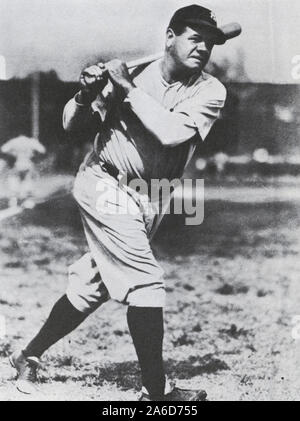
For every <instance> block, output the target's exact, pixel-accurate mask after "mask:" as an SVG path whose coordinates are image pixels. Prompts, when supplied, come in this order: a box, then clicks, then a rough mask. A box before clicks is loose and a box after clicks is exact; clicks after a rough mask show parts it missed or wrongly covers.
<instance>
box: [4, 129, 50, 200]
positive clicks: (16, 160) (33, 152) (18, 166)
mask: <svg viewBox="0 0 300 421" xmlns="http://www.w3.org/2000/svg"><path fill="white" fill-rule="evenodd" d="M1 152H2V154H3V155H4V156H5V157H6V158H7V161H8V162H9V163H10V166H11V169H10V171H9V175H8V190H9V196H10V200H9V206H11V207H13V206H18V205H19V204H21V203H22V204H23V205H24V206H25V207H32V206H34V203H33V202H32V200H31V199H30V196H31V195H32V193H33V178H34V176H35V173H36V168H35V161H36V158H37V157H39V156H41V155H44V154H45V153H46V149H45V147H44V146H43V145H42V144H41V143H40V142H39V141H38V140H37V139H34V138H29V137H27V136H18V137H16V138H14V139H11V140H9V141H8V142H6V143H5V144H4V145H3V146H2V147H1Z"/></svg>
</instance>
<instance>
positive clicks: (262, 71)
mask: <svg viewBox="0 0 300 421" xmlns="http://www.w3.org/2000/svg"><path fill="white" fill-rule="evenodd" d="M192 3H198V4H201V5H203V6H206V7H209V8H211V9H213V10H214V11H215V12H216V15H217V18H218V23H219V24H220V25H223V24H226V23H228V22H232V21H237V22H239V23H241V25H242V27H243V33H242V35H241V36H240V37H239V38H237V39H234V40H232V41H229V42H227V43H226V45H225V46H218V47H215V49H214V52H213V57H212V59H213V60H214V61H216V62H219V63H222V62H223V61H224V60H225V59H226V60H228V61H229V63H230V67H231V68H232V78H233V79H234V80H239V79H240V76H239V72H238V71H237V66H236V64H237V63H238V62H239V61H240V59H242V60H244V66H245V70H246V74H247V76H248V79H249V80H250V81H253V82H270V83H300V79H298V80H295V78H293V77H292V74H294V75H295V72H294V73H292V70H293V64H292V60H293V57H295V56H300V43H299V40H300V24H299V23H300V1H299V0H201V1H199V2H198V1H196V0H194V1H193V0H191V1H186V0H0V66H1V63H2V69H3V61H4V59H5V64H6V75H7V77H8V78H10V77H15V76H17V77H23V76H26V75H27V74H28V73H30V72H33V71H37V70H42V71H47V70H50V69H54V70H56V71H57V73H58V75H59V77H60V78H62V79H63V80H77V79H78V75H79V73H80V70H81V69H82V68H83V67H85V66H86V65H87V64H93V63H95V62H97V61H99V60H100V59H108V58H114V57H118V58H121V59H124V60H128V59H132V58H137V57H142V56H144V55H148V54H151V53H156V52H159V51H161V50H162V49H163V47H164V36H165V29H166V25H167V24H168V22H169V20H170V18H171V16H172V14H173V12H174V11H175V10H176V9H177V8H178V7H181V6H185V5H188V4H192ZM1 56H2V58H1ZM3 57H4V59H3ZM294 60H296V62H297V58H296V59H294ZM299 60H300V57H299ZM299 62H300V61H299ZM299 73H300V72H299ZM0 74H1V71H0Z"/></svg>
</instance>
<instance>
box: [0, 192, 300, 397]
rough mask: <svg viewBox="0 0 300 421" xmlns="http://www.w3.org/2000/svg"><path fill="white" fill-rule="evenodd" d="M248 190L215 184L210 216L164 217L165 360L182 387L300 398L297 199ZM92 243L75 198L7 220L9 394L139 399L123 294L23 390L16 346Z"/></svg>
mask: <svg viewBox="0 0 300 421" xmlns="http://www.w3.org/2000/svg"><path fill="white" fill-rule="evenodd" d="M231 188H233V187H232V186H231ZM214 189H215V187H214ZM248 190H249V189H248V188H244V189H243V190H241V189H239V188H237V187H236V188H234V197H235V200H234V201H230V194H228V189H227V190H226V188H224V189H223V190H222V191H226V192H227V193H226V194H225V195H223V196H222V194H220V195H219V197H220V199H222V197H223V198H224V200H216V199H217V198H218V195H217V194H215V190H212V191H213V192H214V193H213V194H212V195H210V190H209V188H207V190H206V193H207V200H206V204H205V220H204V223H203V224H202V225H200V226H192V227H188V226H185V225H184V216H166V217H165V220H164V221H163V223H162V226H161V228H160V231H159V232H158V234H157V236H156V239H155V241H154V250H155V253H156V255H157V258H158V260H159V261H160V263H161V264H162V266H163V267H164V269H165V272H166V285H167V292H168V302H167V307H166V311H165V316H166V336H165V344H164V349H165V361H166V369H167V372H168V374H169V376H170V377H171V378H175V379H177V380H178V383H179V384H180V385H181V386H188V387H191V388H199V387H201V388H204V389H206V390H207V393H208V398H209V400H211V401H217V400H224V401H228V400H234V401H239V400H241V401H247V400H251V401H253V400H298V399H299V396H300V364H299V363H300V342H299V343H297V342H296V341H295V340H294V339H293V338H292V328H293V325H292V319H293V317H294V316H295V315H298V314H300V282H299V265H300V263H299V257H300V213H299V203H298V201H297V200H295V198H293V197H287V198H286V200H277V199H274V200H273V201H272V200H271V198H270V200H267V201H262V200H255V197H256V196H255V194H253V191H252V195H251V194H250V193H251V192H250V190H251V189H250V190H249V197H251V201H250V203H248V202H247V200H246V201H245V195H247V194H248V193H247V192H248ZM258 190H259V191H261V190H260V189H258ZM276 191H277V193H278V190H276ZM262 195H263V194H262ZM238 197H241V200H240V201H239V200H238ZM246 197H247V196H246ZM85 250H86V243H85V239H84V236H83V232H82V229H81V223H80V219H79V216H78V213H77V209H76V207H75V205H74V202H73V200H72V198H71V197H70V196H66V197H64V198H61V199H57V200H53V201H49V202H47V203H45V204H43V205H39V206H37V207H36V208H35V209H34V210H27V211H25V212H23V213H22V214H21V215H18V216H16V217H14V218H10V219H7V220H5V221H3V222H2V225H1V227H0V287H1V288H0V315H1V316H2V320H4V319H5V321H6V329H7V335H6V336H5V337H3V338H2V339H0V373H1V375H0V400H2V401H3V400H30V399H32V400H65V401H68V400H104V401H105V400H111V401H122V400H134V399H135V394H136V392H137V391H138V390H139V388H140V377H139V370H138V365H137V362H136V356H135V352H134V349H133V345H132V343H131V339H130V336H129V333H128V329H127V326H126V318H125V313H126V309H125V308H124V307H122V306H121V305H120V304H118V303H115V302H109V303H107V304H105V305H104V306H103V307H102V308H100V309H99V310H98V311H97V312H96V313H94V314H93V315H92V316H90V318H89V319H87V320H86V321H85V322H84V324H83V325H82V326H81V327H80V328H79V329H78V330H77V331H75V332H74V333H72V334H71V335H70V336H69V337H68V338H66V339H65V340H63V341H61V342H60V343H58V344H56V345H55V346H54V347H53V348H52V349H51V350H50V351H49V352H48V353H46V354H45V356H44V358H43V367H42V369H41V372H40V381H41V386H40V390H39V392H38V393H37V394H36V395H35V396H32V397H27V396H25V395H22V394H20V393H18V392H17V391H16V390H15V386H14V383H15V382H14V375H15V374H14V371H13V370H12V369H11V368H10V366H9V365H8V363H7V356H8V355H9V354H10V353H11V352H12V351H13V350H14V349H16V348H19V347H22V346H24V345H25V344H26V341H28V340H29V339H30V338H31V337H32V336H33V335H34V334H35V333H36V331H37V330H38V329H39V327H40V326H41V323H42V322H43V321H44V320H45V319H46V317H47V315H48V313H49V311H50V309H51V308H52V306H53V304H54V302H55V301H56V300H57V299H58V298H59V297H60V296H61V295H62V294H63V293H64V291H65V288H66V285H67V267H68V265H70V264H71V263H72V262H74V261H75V259H76V258H77V257H79V256H80V255H82V254H83V253H84V252H85Z"/></svg>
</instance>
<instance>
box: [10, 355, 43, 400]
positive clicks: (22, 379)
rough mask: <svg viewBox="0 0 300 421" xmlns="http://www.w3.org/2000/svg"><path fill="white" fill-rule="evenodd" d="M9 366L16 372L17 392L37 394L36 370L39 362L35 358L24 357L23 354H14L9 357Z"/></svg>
mask: <svg viewBox="0 0 300 421" xmlns="http://www.w3.org/2000/svg"><path fill="white" fill-rule="evenodd" d="M9 362H10V364H11V366H12V367H13V368H14V369H15V370H16V371H17V374H18V376H17V383H16V387H17V389H18V391H19V392H21V393H25V394H26V395H31V394H32V393H34V392H37V389H36V387H35V383H37V369H38V368H39V366H40V360H39V359H38V358H37V357H25V356H24V354H23V352H22V351H21V352H15V353H13V354H12V355H11V356H10V357H9Z"/></svg>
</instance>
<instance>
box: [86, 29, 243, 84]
mask: <svg viewBox="0 0 300 421" xmlns="http://www.w3.org/2000/svg"><path fill="white" fill-rule="evenodd" d="M220 29H221V31H223V33H224V34H225V38H226V41H228V40H230V39H233V38H236V37H238V36H239V35H240V34H241V33H242V27H241V25H240V24H239V23H237V22H232V23H228V24H227V25H224V26H221V27H220ZM163 55H164V53H163V52H162V51H161V52H160V53H156V54H151V55H149V56H146V57H143V58H140V59H136V60H132V61H129V62H127V63H126V65H127V68H128V69H129V70H131V69H134V68H136V67H138V66H144V65H146V64H150V63H152V62H153V61H156V60H159V59H160V58H162V57H163ZM85 81H86V83H88V84H89V83H92V82H94V81H95V78H94V77H91V76H89V75H85Z"/></svg>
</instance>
